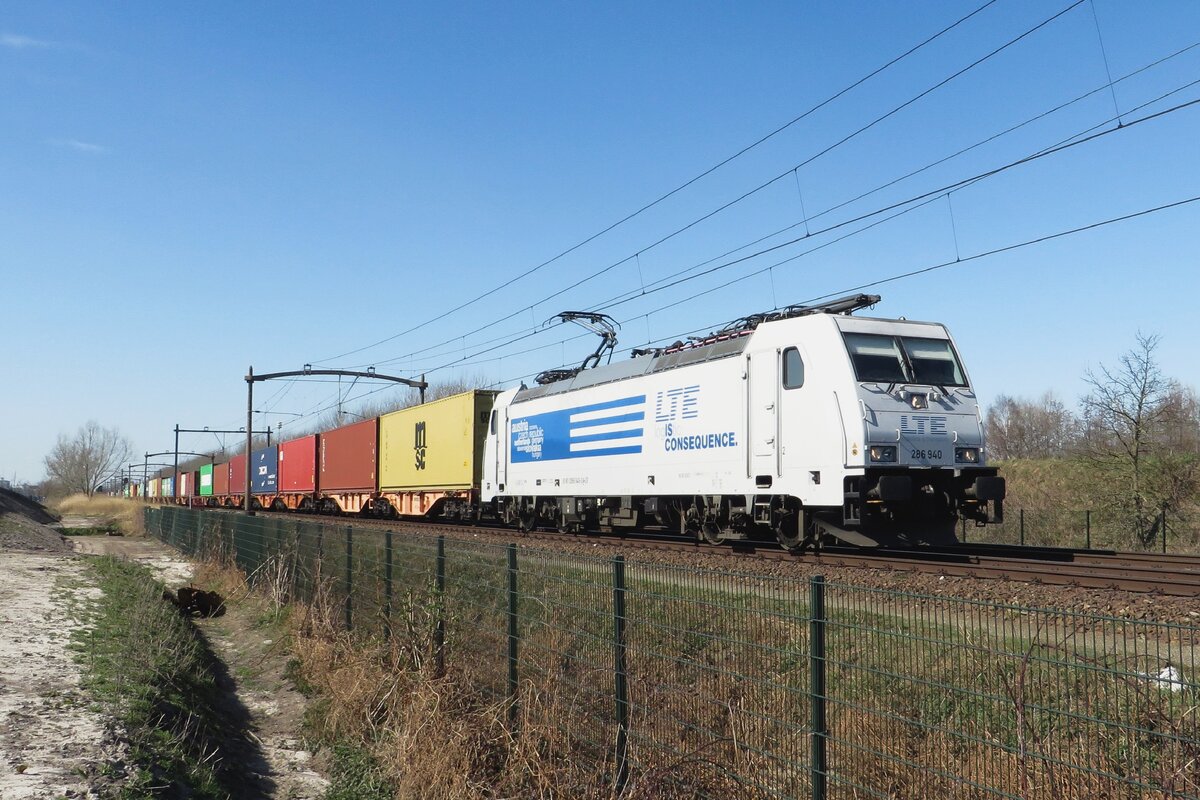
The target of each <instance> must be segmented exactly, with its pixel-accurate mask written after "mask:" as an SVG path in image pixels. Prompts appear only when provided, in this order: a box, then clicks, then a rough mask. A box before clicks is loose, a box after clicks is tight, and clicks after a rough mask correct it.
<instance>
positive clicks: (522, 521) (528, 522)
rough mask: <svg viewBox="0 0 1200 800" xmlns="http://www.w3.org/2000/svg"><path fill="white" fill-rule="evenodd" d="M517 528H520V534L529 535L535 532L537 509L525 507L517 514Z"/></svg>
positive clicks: (529, 506)
mask: <svg viewBox="0 0 1200 800" xmlns="http://www.w3.org/2000/svg"><path fill="white" fill-rule="evenodd" d="M517 527H518V528H520V530H521V533H531V532H533V531H536V530H537V527H538V515H537V509H536V508H535V507H534V506H532V505H528V506H525V507H524V508H522V509H521V510H520V512H518V514H517Z"/></svg>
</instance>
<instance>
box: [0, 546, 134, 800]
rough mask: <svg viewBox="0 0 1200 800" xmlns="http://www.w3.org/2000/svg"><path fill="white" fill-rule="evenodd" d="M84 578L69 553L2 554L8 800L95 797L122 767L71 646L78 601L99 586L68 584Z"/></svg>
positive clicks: (1, 784)
mask: <svg viewBox="0 0 1200 800" xmlns="http://www.w3.org/2000/svg"><path fill="white" fill-rule="evenodd" d="M82 576H83V565H82V564H81V563H80V561H79V560H78V559H77V558H75V557H74V556H71V555H62V554H50V553H27V552H0V798H2V799H3V800H23V799H24V798H50V797H97V796H99V795H98V794H97V792H98V791H99V790H100V789H101V788H102V787H103V785H104V784H105V783H106V781H107V778H104V777H102V773H112V772H120V770H121V766H120V765H121V764H122V762H123V755H124V753H123V748H122V746H121V745H120V743H119V742H118V740H117V737H116V736H115V735H114V734H113V733H112V732H111V731H110V730H109V729H108V728H107V727H106V724H105V719H104V718H103V717H102V716H101V715H100V714H97V713H95V712H93V711H90V710H89V707H88V706H89V704H88V702H87V700H86V699H85V697H84V695H83V693H82V691H81V690H80V687H79V680H80V669H79V667H78V666H77V665H76V664H75V662H74V660H73V659H72V655H71V653H70V651H69V650H68V649H67V645H68V643H69V640H70V635H71V631H72V630H73V629H74V628H76V627H78V622H77V621H76V620H75V619H74V618H73V616H72V614H71V611H70V607H71V605H72V603H74V602H77V601H80V600H83V599H85V598H86V597H88V596H94V593H95V592H96V591H97V590H96V589H88V588H85V587H82V586H80V587H78V588H66V587H67V586H69V585H70V584H72V583H75V582H77V581H80V580H81V578H82ZM64 582H65V584H64ZM106 765H107V766H106Z"/></svg>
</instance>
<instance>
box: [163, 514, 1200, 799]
mask: <svg viewBox="0 0 1200 800" xmlns="http://www.w3.org/2000/svg"><path fill="white" fill-rule="evenodd" d="M145 513H146V517H145V522H146V530H147V531H148V532H149V533H150V534H151V535H154V536H156V537H158V538H161V539H162V540H164V541H165V542H167V543H168V544H171V545H174V546H175V547H178V548H179V549H181V550H183V551H184V552H186V553H188V554H191V555H194V556H197V557H206V556H212V555H225V556H226V557H232V558H234V559H235V560H236V562H237V564H238V566H239V567H241V569H243V570H244V571H245V572H246V574H247V575H248V576H249V580H250V581H251V582H252V583H253V582H256V581H264V583H269V585H271V586H276V587H277V586H280V585H285V586H287V587H288V588H289V594H290V597H291V598H293V599H295V600H298V601H301V602H309V603H312V602H314V601H316V600H318V599H320V600H323V601H324V602H323V603H322V604H321V605H322V606H323V607H327V608H330V609H334V611H333V612H332V614H333V615H334V616H335V617H336V619H335V620H333V622H335V623H336V624H337V625H339V626H340V627H343V628H344V629H346V630H347V631H348V632H349V633H350V634H351V635H353V636H360V637H367V638H370V637H389V638H390V639H391V640H392V641H393V643H394V644H396V645H398V646H400V647H401V648H402V649H403V651H404V652H405V653H408V654H409V656H408V658H409V660H410V661H411V666H412V667H413V668H417V669H430V670H433V671H434V672H435V673H437V674H443V675H446V676H447V677H450V678H452V679H454V680H456V681H461V682H462V684H463V685H464V686H469V687H471V688H472V690H473V691H476V692H478V693H479V696H480V698H481V699H483V700H486V701H500V702H504V703H507V704H508V705H507V708H508V724H509V725H512V726H519V725H522V724H537V725H549V726H553V728H554V730H555V731H556V732H557V735H556V737H555V739H554V742H553V743H552V744H549V743H548V744H547V749H548V752H547V753H546V754H545V757H546V758H551V759H560V760H562V762H563V763H569V764H571V765H572V769H571V771H570V774H571V775H574V776H577V777H578V780H579V785H578V786H569V787H560V788H561V791H562V792H563V793H564V794H563V796H579V797H582V796H621V795H622V794H636V796H638V797H711V798H729V797H739V798H741V797H746V798H759V797H762V798H768V797H770V798H818V800H819V799H820V798H933V797H946V798H981V799H982V798H1063V797H1077V798H1200V735H1198V734H1200V727H1198V716H1200V712H1198V711H1197V707H1198V705H1200V686H1198V685H1197V680H1198V675H1200V672H1198V671H1197V669H1198V667H1200V663H1198V662H1200V653H1198V650H1200V627H1196V626H1187V625H1172V624H1164V623H1152V622H1145V621H1136V620H1127V619H1118V618H1112V617H1104V616H1099V615H1091V614H1083V613H1068V612H1060V611H1053V610H1044V609H1036V608H1028V607H1021V606H1016V605H1002V604H995V603H986V602H979V601H971V600H959V599H952V598H946V597H940V596H926V595H918V594H911V593H904V592H897V591H894V590H879V589H871V588H865V587H858V586H851V585H844V584H837V583H825V582H824V581H823V580H821V579H819V578H813V579H791V578H780V577H765V576H762V575H740V574H735V573H732V572H720V571H711V570H699V569H695V568H692V567H685V566H672V565H663V564H650V563H641V562H637V561H635V560H628V561H627V560H625V559H623V558H621V557H617V558H615V559H603V558H588V557H584V556H578V555H574V554H567V553H562V552H558V551H554V550H549V549H537V548H532V547H530V548H526V547H522V548H520V549H519V550H518V548H517V547H516V546H515V545H508V546H499V545H493V544H486V543H480V542H475V541H470V540H465V539H458V538H442V537H436V536H430V535H414V534H411V533H403V534H401V533H399V532H391V531H384V530H380V529H377V528H366V527H358V528H356V527H351V526H348V525H345V524H328V523H322V522H317V521H313V520H310V519H301V518H296V517H283V516H266V517H264V516H256V517H248V516H245V515H242V514H234V513H221V512H200V511H193V510H189V509H184V508H174V507H157V508H148V509H147V510H146V512H145ZM267 579H269V581H268V580H267Z"/></svg>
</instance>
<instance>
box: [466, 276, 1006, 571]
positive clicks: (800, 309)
mask: <svg viewBox="0 0 1200 800" xmlns="http://www.w3.org/2000/svg"><path fill="white" fill-rule="evenodd" d="M878 300H879V297H878V296H877V295H855V296H852V297H847V298H843V299H841V300H837V301H834V302H831V303H827V304H823V305H820V306H812V307H804V306H797V307H792V308H788V309H784V310H782V311H778V312H772V313H770V314H765V315H759V316H757V317H752V318H747V319H743V320H739V322H738V323H735V324H734V325H732V326H730V327H727V328H726V329H724V330H722V331H719V332H717V333H715V334H713V335H711V336H709V337H705V338H702V339H698V340H694V341H692V342H689V343H687V344H684V343H676V345H674V346H671V347H667V348H662V349H658V350H653V351H643V352H636V351H635V356H634V357H633V358H631V359H629V360H628V361H624V362H617V363H613V364H608V365H606V366H597V365H598V364H599V361H600V360H601V355H602V354H603V353H604V352H605V351H606V350H607V351H608V352H609V353H610V354H611V351H612V349H613V347H614V345H615V342H616V338H615V335H614V334H613V331H612V328H611V327H609V326H607V325H606V318H604V317H603V315H599V314H588V313H581V312H568V313H567V314H566V315H563V318H564V319H571V320H574V321H582V322H584V324H586V325H588V327H590V328H592V329H593V330H595V331H597V332H598V333H601V335H602V336H603V337H604V342H603V343H602V344H601V347H600V348H599V349H598V350H597V352H596V353H595V354H593V355H592V356H590V357H589V359H588V361H585V363H584V367H581V368H580V369H577V370H561V371H554V372H551V373H547V374H544V375H543V376H539V382H540V383H541V385H538V386H534V387H530V388H525V387H522V388H521V389H518V390H512V391H507V392H503V393H501V394H500V395H499V396H498V397H497V398H496V402H495V405H494V407H493V412H492V416H491V422H490V427H489V433H488V436H487V439H486V442H485V447H484V461H483V480H482V485H481V497H480V499H481V500H482V501H484V503H485V504H487V503H493V504H494V505H492V508H494V509H495V511H496V513H497V515H498V516H499V517H500V518H501V519H502V520H504V521H506V522H509V523H511V524H516V525H519V526H520V527H522V528H524V529H532V528H535V527H539V526H553V527H557V528H559V529H561V530H622V529H627V530H632V529H645V528H665V529H666V530H668V531H672V532H677V533H680V534H682V535H685V536H693V537H699V538H702V539H704V540H707V541H709V542H712V543H717V542H721V541H729V540H745V539H757V538H762V537H764V536H771V535H774V536H775V537H776V538H777V539H778V541H779V542H780V543H781V544H782V545H783V546H784V547H786V548H789V549H797V548H801V547H804V546H805V545H807V544H809V543H815V542H817V541H819V540H821V539H823V538H825V537H827V536H833V537H836V538H838V539H841V540H844V541H849V542H852V543H855V544H860V545H874V544H880V543H897V542H913V543H916V542H921V541H924V542H946V541H952V540H953V539H954V532H955V528H956V525H957V523H958V521H959V520H970V521H972V522H974V523H976V524H985V523H989V522H999V521H1001V519H1002V514H1003V511H1002V509H1003V499H1004V479H1003V478H1000V477H997V475H996V470H995V469H994V468H989V467H987V466H986V464H985V460H984V442H983V429H982V424H981V420H980V413H979V403H978V401H977V399H976V396H975V393H974V391H973V390H972V388H971V384H970V381H969V379H968V376H967V372H966V370H965V369H964V368H963V365H962V362H961V361H960V360H959V357H958V353H957V350H956V348H955V346H954V342H953V340H952V339H951V338H950V334H949V333H948V332H947V331H946V328H945V327H944V326H943V325H941V324H938V323H931V322H913V321H909V320H902V319H901V320H894V319H874V318H866V317H855V316H851V315H850V314H851V312H852V311H855V310H858V309H860V308H864V307H866V306H869V305H874V304H875V303H876V302H878Z"/></svg>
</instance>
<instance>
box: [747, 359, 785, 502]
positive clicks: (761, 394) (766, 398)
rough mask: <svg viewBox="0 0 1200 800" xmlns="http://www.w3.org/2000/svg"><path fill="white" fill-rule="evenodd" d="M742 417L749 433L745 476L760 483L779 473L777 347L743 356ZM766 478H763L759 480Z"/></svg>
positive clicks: (765, 484) (768, 483)
mask: <svg viewBox="0 0 1200 800" xmlns="http://www.w3.org/2000/svg"><path fill="white" fill-rule="evenodd" d="M746 373H747V380H746V391H747V397H746V409H747V416H748V419H747V420H746V427H747V432H748V435H749V447H748V448H747V464H746V477H748V478H754V479H759V480H758V483H759V484H760V485H763V486H769V485H770V482H769V481H770V479H771V478H773V477H774V476H777V475H779V474H780V473H779V351H778V350H764V351H761V352H758V353H751V354H750V355H749V356H747V358H746ZM762 478H767V479H768V480H767V481H763V480H760V479H762Z"/></svg>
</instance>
